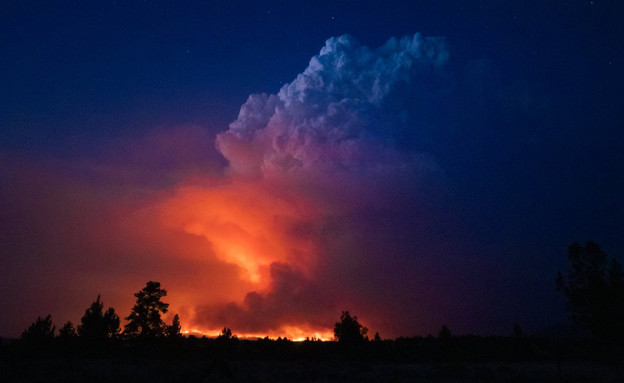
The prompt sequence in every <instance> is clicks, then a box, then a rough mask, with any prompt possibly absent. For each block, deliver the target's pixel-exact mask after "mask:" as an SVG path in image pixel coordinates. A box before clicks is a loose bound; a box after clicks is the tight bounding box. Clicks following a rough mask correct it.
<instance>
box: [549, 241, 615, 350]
mask: <svg viewBox="0 0 624 383" xmlns="http://www.w3.org/2000/svg"><path fill="white" fill-rule="evenodd" d="M568 260H569V261H570V269H569V271H568V277H567V279H566V278H565V277H564V276H563V274H562V273H561V272H559V274H558V276H557V288H558V289H559V290H560V291H561V292H563V294H564V295H565V297H566V298H567V305H566V308H567V309H568V312H569V313H570V318H571V319H572V321H573V322H574V323H576V324H578V325H579V326H582V327H584V328H586V329H588V330H589V331H591V332H592V333H593V334H594V336H596V337H597V338H599V339H602V340H604V341H612V340H619V341H624V281H623V279H622V269H621V267H620V265H619V263H618V262H617V261H615V260H611V262H609V261H608V258H607V256H606V254H605V253H604V252H603V251H602V249H601V248H600V246H599V245H598V244H596V243H594V242H591V241H588V242H587V243H586V244H585V246H581V245H579V244H578V243H573V244H571V245H570V246H569V247H568Z"/></svg>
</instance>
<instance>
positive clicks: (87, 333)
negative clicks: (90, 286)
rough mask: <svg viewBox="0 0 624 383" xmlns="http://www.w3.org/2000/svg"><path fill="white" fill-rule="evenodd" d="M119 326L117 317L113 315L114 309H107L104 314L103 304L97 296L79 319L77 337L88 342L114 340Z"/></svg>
mask: <svg viewBox="0 0 624 383" xmlns="http://www.w3.org/2000/svg"><path fill="white" fill-rule="evenodd" d="M119 324H120V319H119V315H117V314H116V313H115V309H114V308H112V307H109V308H108V310H106V312H104V303H102V300H101V297H100V295H98V296H97V299H96V300H95V301H94V302H93V303H91V306H89V308H87V309H86V310H85V313H84V315H83V316H82V318H81V319H80V324H79V325H78V335H79V336H80V337H82V338H84V339H90V340H101V339H106V338H115V337H117V336H118V335H119V332H120V328H119Z"/></svg>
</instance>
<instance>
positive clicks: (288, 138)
mask: <svg viewBox="0 0 624 383" xmlns="http://www.w3.org/2000/svg"><path fill="white" fill-rule="evenodd" d="M447 56H448V55H447V53H446V49H445V46H444V43H443V41H442V40H441V39H435V38H423V37H421V36H420V35H418V34H417V35H415V36H413V37H404V38H402V39H401V40H397V39H391V40H390V41H388V42H387V43H386V44H385V45H384V46H382V47H381V48H379V49H376V50H371V49H369V48H367V47H365V46H361V45H359V44H358V43H357V42H356V41H355V39H354V38H352V37H350V36H347V35H345V36H341V37H338V38H331V39H329V40H327V42H326V44H325V47H323V49H321V52H320V54H319V55H317V56H314V57H313V58H312V60H311V61H310V64H309V65H308V67H307V68H306V69H305V71H304V72H303V73H301V74H299V75H298V76H297V78H296V79H295V80H294V81H293V82H291V83H290V84H286V85H284V86H283V87H282V89H281V90H280V91H279V93H278V94H277V95H266V94H256V95H251V96H250V97H249V99H248V100H247V102H246V103H245V104H244V105H243V106H242V108H241V111H240V114H239V116H238V120H236V121H235V122H233V123H232V124H231V125H230V129H229V130H228V131H226V132H224V133H222V134H220V135H219V136H218V147H219V150H220V151H221V153H223V155H224V156H225V157H226V158H227V159H228V160H229V162H230V166H231V168H232V170H233V171H234V172H236V173H243V174H258V173H261V174H262V175H264V176H268V177H270V176H280V175H283V174H284V173H290V172H295V173H296V172H300V171H312V172H314V173H316V172H323V173H327V172H335V171H342V170H347V171H349V172H357V171H366V172H381V173H383V172H385V171H387V168H388V167H390V168H398V167H401V166H404V165H405V162H406V161H408V162H409V161H410V159H409V158H408V157H409V156H410V155H413V153H402V152H400V151H397V149H398V148H400V147H401V146H403V145H405V144H406V143H405V142H401V140H402V139H403V138H404V137H406V136H409V135H408V131H409V130H412V129H418V126H417V125H416V126H414V125H413V124H410V123H409V114H408V113H409V112H408V110H407V108H410V109H411V108H414V107H417V105H413V103H414V102H417V101H418V99H417V98H416V97H413V96H414V95H418V96H419V97H423V94H426V93H435V92H437V91H439V89H432V88H433V87H434V86H435V85H436V84H437V81H436V80H438V79H437V78H436V73H437V72H439V71H440V69H441V67H442V66H443V65H444V64H445V62H446V60H447Z"/></svg>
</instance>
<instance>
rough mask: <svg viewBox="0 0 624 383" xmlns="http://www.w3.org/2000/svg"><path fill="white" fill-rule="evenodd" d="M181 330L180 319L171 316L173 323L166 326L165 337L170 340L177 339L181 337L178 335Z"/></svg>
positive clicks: (176, 316)
mask: <svg viewBox="0 0 624 383" xmlns="http://www.w3.org/2000/svg"><path fill="white" fill-rule="evenodd" d="M181 329H182V326H180V317H179V316H178V314H176V315H174V316H173V322H172V323H171V325H169V326H167V336H168V337H170V338H178V337H180V336H181V335H182V334H181V333H180V330H181Z"/></svg>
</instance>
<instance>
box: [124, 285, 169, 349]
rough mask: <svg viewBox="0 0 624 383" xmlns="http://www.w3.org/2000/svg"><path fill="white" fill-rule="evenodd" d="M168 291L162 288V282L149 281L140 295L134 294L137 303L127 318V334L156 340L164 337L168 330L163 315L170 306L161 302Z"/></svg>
mask: <svg viewBox="0 0 624 383" xmlns="http://www.w3.org/2000/svg"><path fill="white" fill-rule="evenodd" d="M166 295H167V290H165V289H162V288H160V282H154V281H149V282H147V285H146V286H145V287H144V288H143V289H142V290H141V291H139V292H138V293H136V294H134V296H135V297H136V303H135V305H134V307H133V308H132V311H131V312H130V315H129V316H128V317H126V320H127V321H128V323H127V324H126V326H125V327H126V328H125V333H126V334H127V335H128V336H131V337H142V338H154V337H161V336H164V335H165V333H166V330H167V326H166V325H165V322H164V321H163V320H162V316H161V313H162V314H165V313H166V312H167V310H168V309H169V304H168V303H164V302H163V301H161V299H162V297H164V296H166Z"/></svg>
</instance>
